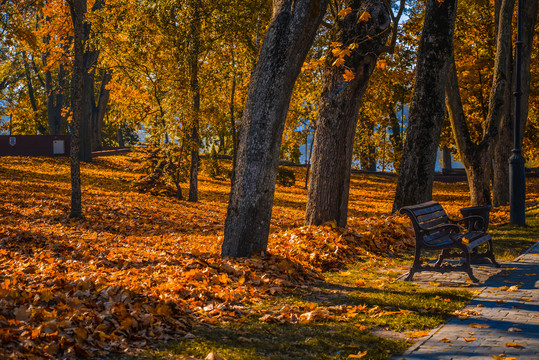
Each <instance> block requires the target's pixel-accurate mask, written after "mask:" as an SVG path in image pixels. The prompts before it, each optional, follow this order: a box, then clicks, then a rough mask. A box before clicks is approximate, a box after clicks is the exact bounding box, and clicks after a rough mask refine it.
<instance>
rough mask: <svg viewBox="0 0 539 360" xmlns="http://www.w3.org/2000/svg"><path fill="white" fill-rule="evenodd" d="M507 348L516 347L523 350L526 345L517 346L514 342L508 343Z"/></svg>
mask: <svg viewBox="0 0 539 360" xmlns="http://www.w3.org/2000/svg"><path fill="white" fill-rule="evenodd" d="M505 346H507V347H514V348H521V347H524V345H522V344H517V343H514V342H508V343H506V344H505Z"/></svg>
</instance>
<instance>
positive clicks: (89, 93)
mask: <svg viewBox="0 0 539 360" xmlns="http://www.w3.org/2000/svg"><path fill="white" fill-rule="evenodd" d="M102 6H103V0H97V1H96V2H95V3H94V5H93V6H92V11H96V10H99V9H101V7H102ZM86 11H87V9H86V2H85V9H84V12H85V13H86ZM83 29H84V30H83V36H84V41H85V42H87V41H88V40H89V39H90V37H91V36H92V34H91V25H90V23H88V22H84V24H83ZM98 58H99V50H95V49H88V50H85V52H84V65H83V66H84V80H83V82H84V87H83V95H82V96H83V99H84V105H83V110H82V111H83V115H82V119H81V131H80V159H81V161H84V162H91V161H92V150H93V149H92V137H93V136H92V133H93V131H92V119H93V114H94V112H96V105H95V68H94V66H95V64H97V59H98Z"/></svg>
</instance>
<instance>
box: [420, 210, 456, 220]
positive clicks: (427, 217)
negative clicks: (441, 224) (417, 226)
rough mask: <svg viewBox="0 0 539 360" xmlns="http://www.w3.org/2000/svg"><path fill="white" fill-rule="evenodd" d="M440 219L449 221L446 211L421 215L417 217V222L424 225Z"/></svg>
mask: <svg viewBox="0 0 539 360" xmlns="http://www.w3.org/2000/svg"><path fill="white" fill-rule="evenodd" d="M438 218H445V219H446V220H447V219H448V217H447V214H446V213H445V211H443V210H439V211H435V212H432V213H429V214H425V215H420V216H418V217H417V221H418V222H419V223H423V222H425V221H429V220H432V219H438Z"/></svg>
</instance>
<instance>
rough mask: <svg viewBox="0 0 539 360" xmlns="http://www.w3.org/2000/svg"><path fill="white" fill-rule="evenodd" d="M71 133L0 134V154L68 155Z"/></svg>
mask: <svg viewBox="0 0 539 360" xmlns="http://www.w3.org/2000/svg"><path fill="white" fill-rule="evenodd" d="M70 150H71V135H0V156H69V152H70Z"/></svg>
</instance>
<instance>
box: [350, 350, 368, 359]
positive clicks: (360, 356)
mask: <svg viewBox="0 0 539 360" xmlns="http://www.w3.org/2000/svg"><path fill="white" fill-rule="evenodd" d="M365 355H367V351H360V352H358V353H357V354H350V355H348V357H349V358H351V359H361V358H362V357H364V356H365Z"/></svg>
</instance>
